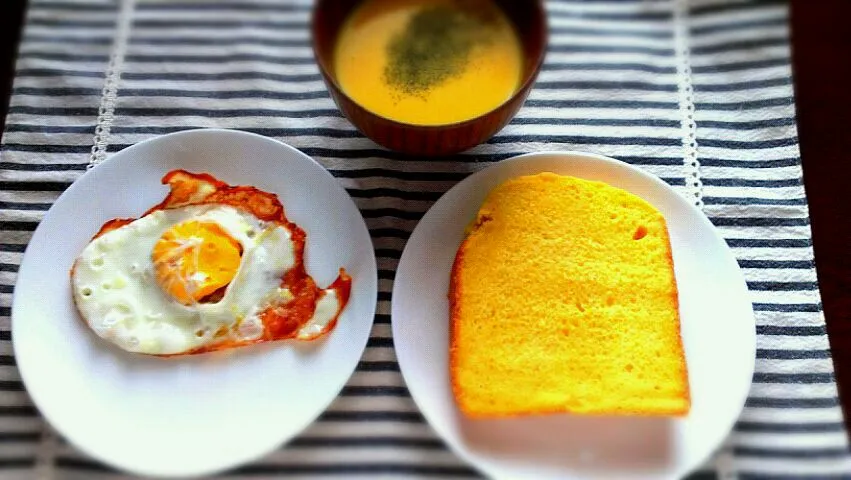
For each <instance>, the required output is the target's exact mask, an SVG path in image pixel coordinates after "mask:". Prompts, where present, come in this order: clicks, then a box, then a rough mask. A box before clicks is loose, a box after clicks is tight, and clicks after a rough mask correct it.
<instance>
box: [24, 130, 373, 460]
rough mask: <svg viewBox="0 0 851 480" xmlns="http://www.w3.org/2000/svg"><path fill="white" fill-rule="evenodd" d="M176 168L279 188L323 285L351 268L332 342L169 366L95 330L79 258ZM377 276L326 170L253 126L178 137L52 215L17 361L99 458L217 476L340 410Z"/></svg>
mask: <svg viewBox="0 0 851 480" xmlns="http://www.w3.org/2000/svg"><path fill="white" fill-rule="evenodd" d="M176 168H183V169H186V170H189V171H192V172H208V173H210V174H212V175H213V176H215V177H218V178H219V179H221V180H223V181H225V182H227V183H230V184H239V185H252V186H255V187H258V188H260V189H262V190H265V191H269V192H272V193H276V194H277V195H278V196H279V197H280V199H281V201H282V203H283V204H284V209H285V211H286V214H287V217H288V218H289V219H290V220H292V221H294V222H295V223H297V224H298V225H300V226H301V227H302V228H304V229H305V230H306V232H307V246H306V253H305V261H306V266H307V271H308V273H310V274H311V275H312V276H313V277H314V278H315V279H316V281H317V283H318V284H320V285H327V284H329V283H330V282H331V281H333V280H334V278H335V277H336V276H337V273H338V268H339V267H345V268H346V269H347V270H348V272H349V273H350V274H351V276H352V278H353V284H352V287H353V289H352V295H351V299H350V301H349V304H348V305H347V306H346V308H345V310H344V311H343V313H342V315H341V316H340V319H339V323H338V324H337V326H336V328H335V329H334V330H333V331H332V332H330V334H329V335H327V336H326V337H324V338H323V339H319V340H317V341H314V342H304V343H299V342H295V341H284V342H271V343H268V344H262V345H256V346H250V347H245V348H239V349H235V350H232V351H228V352H219V353H214V354H205V355H197V356H186V357H174V358H165V359H163V358H156V357H148V356H143V355H135V354H129V353H126V352H123V351H121V350H119V349H117V348H114V347H112V346H111V345H110V344H108V343H107V342H105V341H103V340H101V339H99V338H98V337H97V336H96V335H95V334H94V333H92V332H91V331H90V330H89V329H88V328H87V327H85V326H84V324H83V322H82V321H81V319H80V318H79V317H78V314H77V312H76V310H75V308H74V305H73V303H72V299H71V289H70V285H69V276H68V272H69V269H70V268H71V265H72V263H73V261H74V259H75V257H76V256H77V255H78V254H79V253H80V251H81V250H82V249H83V247H84V246H85V245H86V244H87V243H88V242H89V239H90V238H91V237H92V235H93V234H94V233H95V232H97V230H98V228H100V226H101V224H103V223H104V222H105V221H106V220H109V219H111V218H116V217H131V216H138V215H140V214H141V213H143V212H144V211H145V210H146V209H147V208H149V207H151V206H153V205H155V204H157V203H159V202H160V201H161V200H162V198H163V197H164V196H165V194H166V193H167V191H168V188H167V187H165V186H163V185H161V184H160V178H161V177H162V176H163V175H164V174H165V173H166V172H168V171H169V170H172V169H176ZM377 281H378V280H377V271H376V264H375V255H374V253H373V248H372V243H371V241H370V237H369V233H368V231H367V228H366V225H365V223H364V221H363V218H362V217H361V215H360V212H359V211H358V210H357V208H356V207H355V204H354V202H352V200H351V198H350V197H349V195H348V194H347V193H346V191H345V190H344V189H343V188H342V187H341V186H340V185H339V184H338V183H337V181H336V180H335V179H334V178H333V177H332V176H331V175H330V174H329V173H328V172H327V171H326V170H325V169H324V168H322V166H320V165H319V164H318V163H316V162H314V161H313V160H312V159H310V158H309V157H307V156H305V155H304V154H302V153H301V152H299V151H297V150H295V149H294V148H292V147H289V146H287V145H284V144H283V143H280V142H277V141H274V140H270V139H267V138H264V137H261V136H258V135H253V134H249V133H245V132H238V131H228V130H195V131H188V132H181V133H176V134H171V135H166V136H163V137H159V138H155V139H152V140H149V141H145V142H142V143H139V144H137V145H134V146H132V147H130V148H127V149H125V150H123V151H121V152H119V153H117V154H115V155H113V156H112V157H111V158H110V159H108V160H107V161H106V162H104V163H103V164H101V165H99V166H98V167H96V168H94V169H92V170H91V171H89V172H87V173H86V174H85V175H83V176H82V177H81V178H80V179H79V180H77V181H76V182H74V184H72V185H71V187H70V188H68V190H67V191H66V192H65V193H63V194H62V196H61V197H59V199H58V200H57V201H56V203H55V204H54V205H53V207H52V208H51V209H50V211H49V212H48V213H47V215H46V216H45V217H44V220H43V221H42V222H41V224H40V225H39V226H38V228H37V229H36V231H35V234H34V235H33V238H32V240H31V241H30V243H29V246H28V247H27V250H26V253H25V255H24V260H23V262H22V264H21V267H20V272H19V274H18V282H17V285H16V287H15V297H14V304H13V310H12V336H13V339H14V349H15V356H16V358H17V363H18V368H19V369H20V371H21V376H22V377H23V380H24V383H25V385H26V387H27V390H28V391H29V393H30V395H31V396H32V398H33V400H34V401H35V404H36V405H37V406H38V408H39V410H40V411H41V412H42V414H44V416H45V417H46V418H47V419H48V421H49V422H50V423H51V424H52V425H53V426H54V427H55V428H56V429H57V430H58V431H59V432H60V433H62V434H63V435H64V436H66V437H67V438H68V440H70V441H71V443H73V444H74V445H76V446H77V447H79V448H80V449H82V450H83V451H85V452H86V453H88V454H90V455H92V456H93V457H95V458H97V459H99V460H101V461H103V462H106V463H109V464H111V465H113V466H115V467H117V468H120V469H124V470H129V471H132V472H135V473H141V474H147V475H159V476H169V477H171V476H184V475H201V474H207V473H211V472H216V471H219V470H222V469H226V468H229V467H232V466H236V465H238V464H241V463H244V462H248V461H250V460H253V459H255V458H257V457H259V456H261V455H263V454H265V453H267V452H270V451H272V450H274V449H275V448H277V447H278V446H280V445H281V444H282V443H283V442H285V441H287V440H289V439H290V438H292V437H293V436H295V435H296V434H298V433H299V432H300V431H301V430H303V429H304V428H305V427H306V426H307V425H309V424H310V423H311V422H313V421H314V420H315V419H316V417H317V416H318V415H319V414H320V413H321V412H322V411H323V410H324V409H325V408H326V407H327V406H328V404H329V403H330V402H331V401H332V400H333V399H334V397H335V396H336V395H337V394H338V393H339V391H340V389H341V388H342V387H343V385H344V384H345V382H346V381H347V380H348V378H349V377H350V376H351V374H352V372H353V371H354V368H355V366H356V365H357V363H358V360H359V359H360V356H361V354H362V352H363V349H364V348H365V346H366V342H367V340H368V338H369V332H370V329H371V326H372V322H373V316H374V313H375V303H376V296H377Z"/></svg>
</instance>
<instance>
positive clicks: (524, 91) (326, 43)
mask: <svg viewBox="0 0 851 480" xmlns="http://www.w3.org/2000/svg"><path fill="white" fill-rule="evenodd" d="M361 1H362V0H317V1H316V3H315V6H314V9H313V19H312V27H311V28H312V35H313V51H314V55H315V56H316V62H317V63H318V64H319V71H320V72H322V77H323V78H324V79H325V84H326V85H327V86H328V91H329V92H331V97H332V98H333V99H334V102H336V103H337V106H338V107H339V108H340V110H341V111H342V112H343V115H345V116H346V118H348V119H349V121H351V122H352V123H353V124H354V125H355V127H357V128H358V130H360V131H361V133H363V134H364V135H366V136H367V137H369V138H371V139H372V140H373V141H374V142H376V143H378V144H379V145H383V146H385V147H387V148H389V149H391V150H395V151H398V152H402V153H407V154H411V155H424V156H441V155H450V154H453V153H458V152H461V151H464V150H467V149H469V148H472V147H474V146H476V145H478V144H480V143H483V142H485V141H487V140H488V139H489V138H491V137H492V136H493V135H494V134H496V133H497V132H498V131H500V130H501V129H502V127H504V126H505V125H506V124H507V123H508V122H509V121H510V120H511V119H512V118H513V117H514V115H515V114H516V113H517V111H518V110H519V109H520V107H521V106H522V105H523V102H524V101H525V100H526V97H527V96H528V95H529V90H531V88H532V84H533V83H534V82H535V78H536V77H537V76H538V72H539V71H540V69H541V64H542V63H543V61H544V55H545V52H546V46H547V19H546V13H545V10H544V5H543V1H542V0H496V2H497V3H498V4H499V5H500V6H501V7H502V8H503V10H504V11H505V13H506V14H507V16H508V18H509V19H510V20H511V21H512V22H513V23H514V26H515V27H516V28H517V31H518V33H519V34H520V40H521V43H522V45H523V54H524V59H525V61H524V65H523V81H522V82H521V84H520V88H518V90H517V91H516V92H515V93H514V95H512V97H511V98H510V99H508V100H507V101H506V102H505V103H503V104H502V105H500V106H498V107H496V108H495V109H493V110H491V111H490V112H487V113H485V114H483V115H480V116H479V117H476V118H474V119H471V120H466V121H463V122H458V123H448V124H445V125H427V126H423V125H412V124H407V123H402V122H398V121H395V120H390V119H388V118H386V117H382V116H380V115H378V114H375V113H373V112H371V111H369V110H367V109H366V108H364V107H362V106H360V105H359V104H357V103H356V102H355V101H354V100H352V98H351V97H349V96H348V95H346V94H345V93H344V92H343V89H342V88H340V84H339V83H338V82H337V79H336V77H335V75H334V47H335V45H336V42H337V36H338V35H339V33H340V29H341V27H342V25H343V22H344V21H345V20H346V18H347V17H348V15H349V14H350V13H351V11H352V10H353V9H354V8H355V7H356V6H357V5H358V4H359V3H360V2H361Z"/></svg>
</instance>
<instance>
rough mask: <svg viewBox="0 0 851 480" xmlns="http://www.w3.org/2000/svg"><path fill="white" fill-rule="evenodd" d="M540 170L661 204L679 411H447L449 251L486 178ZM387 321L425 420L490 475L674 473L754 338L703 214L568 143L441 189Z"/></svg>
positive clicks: (732, 266) (684, 468) (742, 388)
mask: <svg viewBox="0 0 851 480" xmlns="http://www.w3.org/2000/svg"><path fill="white" fill-rule="evenodd" d="M543 171H551V172H555V173H559V174H565V175H573V176H576V177H579V178H586V179H590V180H601V181H604V182H607V183H609V184H611V185H614V186H617V187H620V188H623V189H625V190H627V191H630V192H632V193H634V194H636V195H638V196H640V197H642V198H644V199H646V200H647V201H649V202H650V203H651V204H653V205H654V206H656V208H658V209H659V210H660V211H661V212H662V213H663V214H664V215H665V218H666V219H667V221H668V227H669V229H670V236H671V245H672V249H673V257H674V265H675V273H676V277H677V282H678V287H679V293H680V313H681V321H682V336H683V341H684V346H685V351H686V357H687V362H688V369H689V378H690V382H691V394H692V410H691V413H690V414H689V415H688V417H686V418H684V419H676V420H675V419H669V418H630V417H621V418H617V417H582V416H571V415H551V416H541V417H537V418H535V417H530V418H522V419H512V420H484V421H481V420H480V421H470V420H467V419H465V418H464V417H463V416H462V415H461V414H460V413H459V412H458V410H457V408H456V406H455V402H454V399H453V396H452V392H451V388H450V383H449V367H448V345H449V334H448V331H449V330H448V300H447V291H448V287H449V273H450V270H451V267H452V262H453V259H454V257H455V253H456V251H457V249H458V246H459V245H460V243H461V241H462V238H463V235H464V228H465V226H466V225H467V224H468V222H469V221H470V220H471V219H472V218H474V216H475V214H476V212H477V211H478V209H479V206H480V205H481V203H482V202H483V201H484V199H485V196H486V195H487V194H488V192H490V190H491V189H492V188H494V187H496V186H497V185H499V184H500V183H502V182H503V181H505V180H507V179H509V178H513V177H516V176H519V175H527V174H534V173H539V172H543ZM518 288H522V286H520V285H518ZM392 326H393V339H394V340H393V341H394V343H395V345H396V355H397V357H398V360H399V365H400V367H401V370H402V374H403V375H404V377H405V381H406V382H407V384H408V388H409V389H410V391H411V395H412V396H413V398H414V400H415V401H416V403H417V405H418V406H419V408H420V409H421V410H422V412H423V414H424V415H425V417H426V419H427V420H428V421H429V423H431V425H432V426H433V427H434V429H435V430H436V431H437V432H438V434H440V436H442V437H443V438H444V439H445V440H446V442H447V443H448V444H449V445H450V447H451V448H452V449H453V450H455V451H456V452H457V453H458V454H459V455H460V456H461V457H462V458H464V459H466V460H467V461H468V462H470V463H471V464H472V465H473V466H475V467H476V468H478V469H480V470H481V471H482V472H484V473H485V474H487V475H488V476H491V477H494V478H512V479H513V478H535V479H546V478H553V479H555V478H559V479H565V478H568V479H578V478H618V479H624V478H677V477H681V476H683V475H685V474H687V473H688V472H690V471H691V470H693V469H695V468H696V467H698V466H700V464H701V463H702V462H703V461H705V460H707V458H708V457H709V456H710V454H711V453H712V452H713V450H714V449H715V448H716V447H718V446H719V444H720V443H721V442H722V440H723V439H724V437H725V436H726V435H727V433H728V432H729V431H730V429H731V428H732V426H733V424H734V422H735V420H736V418H737V417H738V415H739V413H740V411H741V409H742V406H743V405H744V402H745V399H746V398H747V393H748V389H749V386H750V383H751V376H752V375H753V369H754V355H755V348H756V347H755V345H756V334H755V326H754V317H753V311H752V307H751V302H750V300H749V296H748V291H747V287H746V285H745V281H744V278H743V276H742V273H741V271H740V270H739V267H738V264H737V263H736V261H735V259H734V257H733V255H732V253H731V252H730V250H729V248H728V247H727V245H726V243H725V242H724V240H723V239H722V238H721V237H720V236H719V235H718V233H717V232H716V230H715V229H714V228H713V226H712V224H711V223H710V222H709V220H708V219H707V218H706V217H705V216H704V215H703V214H702V213H701V212H700V211H699V210H698V209H696V208H695V207H693V206H692V205H690V204H689V203H688V202H687V201H686V200H685V199H683V198H682V197H681V196H680V195H678V194H677V193H676V192H675V191H674V190H673V189H671V188H670V187H669V186H668V185H666V184H665V183H664V182H662V181H661V180H659V179H658V178H656V177H653V176H651V175H649V174H647V173H644V172H642V171H641V170H638V169H637V168H634V167H631V166H629V165H627V164H625V163H622V162H618V161H616V160H613V159H610V158H606V157H601V156H596V155H589V154H582V153H572V152H567V153H552V154H547V153H540V154H531V155H525V156H521V157H517V158H513V159H510V160H505V161H502V162H500V163H497V164H495V165H493V166H491V167H489V168H486V169H484V170H482V171H480V172H478V173H476V174H474V175H471V176H470V177H468V178H467V179H465V180H464V181H462V182H461V183H459V184H458V185H456V186H455V187H454V188H452V189H451V190H450V191H449V192H447V193H446V194H445V195H444V196H443V197H442V198H441V199H440V200H439V201H438V202H437V203H436V204H435V205H434V206H433V207H432V208H431V209H430V210H429V211H428V213H427V214H426V215H425V216H424V217H423V219H422V220H421V221H420V223H419V225H418V226H417V228H416V230H414V233H413V234H412V235H411V238H410V240H409V241H408V244H407V246H406V247H405V251H404V253H403V254H402V258H401V260H400V262H399V267H398V269H397V273H396V280H395V282H394V292H393V308H392Z"/></svg>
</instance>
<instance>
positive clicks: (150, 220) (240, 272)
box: [71, 171, 351, 355]
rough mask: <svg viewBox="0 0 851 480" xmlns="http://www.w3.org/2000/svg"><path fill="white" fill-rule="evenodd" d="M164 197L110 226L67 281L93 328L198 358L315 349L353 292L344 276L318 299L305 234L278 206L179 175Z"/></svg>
mask: <svg viewBox="0 0 851 480" xmlns="http://www.w3.org/2000/svg"><path fill="white" fill-rule="evenodd" d="M163 182H164V183H168V184H169V185H170V187H171V193H170V194H169V196H168V197H167V198H166V199H165V200H164V201H163V202H162V203H161V204H160V205H157V206H156V207H154V208H152V209H151V210H149V211H148V212H147V213H146V214H145V215H143V216H142V217H141V218H139V219H135V220H133V219H119V220H113V221H110V222H107V224H105V225H104V227H103V228H102V229H101V231H100V232H99V233H98V234H97V235H96V236H95V238H94V239H93V240H92V241H91V242H90V243H89V244H88V245H87V246H86V247H85V248H84V249H83V251H82V253H81V254H80V255H79V257H78V258H77V260H76V262H75V264H74V267H73V269H72V272H71V280H72V282H71V283H72V290H73V295H74V301H75V303H76V305H77V309H78V310H79V312H80V314H81V316H82V317H83V319H84V320H85V322H86V323H87V325H88V326H89V327H90V328H91V329H92V330H93V331H94V332H95V333H96V334H97V335H98V336H100V337H101V338H103V339H106V340H108V341H110V342H112V343H114V344H115V345H117V346H119V347H120V348H122V349H124V350H127V351H131V352H138V353H145V354H152V355H178V354H191V353H202V352H206V351H212V350H220V349H225V348H232V347H238V346H243V345H248V344H252V343H258V342H263V341H273V340H281V339H285V338H295V339H300V340H311V339H314V338H317V337H319V336H321V335H323V334H324V333H326V332H327V331H329V330H330V329H331V328H333V326H334V324H335V323H336V320H337V317H338V316H339V314H340V312H341V311H342V309H343V308H344V307H345V304H346V303H347V301H348V295H349V292H350V289H351V278H350V277H349V276H348V275H347V274H346V273H345V271H344V270H343V269H341V271H340V276H339V277H338V279H337V280H336V281H335V282H334V283H333V284H332V285H331V286H329V287H328V288H326V289H320V288H318V287H317V286H316V284H315V282H314V281H313V279H312V278H311V277H310V276H309V275H307V273H306V271H305V269H304V261H303V254H304V243H305V233H304V232H303V231H302V230H301V229H300V228H299V227H298V226H297V225H295V224H293V223H291V222H289V221H288V220H287V219H286V217H285V216H284V213H283V207H282V206H281V205H280V202H279V201H278V199H277V197H276V196H274V195H271V194H268V193H266V192H262V191H259V190H257V189H254V188H253V187H231V186H229V185H226V184H224V183H222V182H220V181H218V180H216V179H215V178H213V177H210V176H209V175H204V174H201V175H196V174H191V173H188V172H184V171H175V172H171V173H169V174H168V175H166V176H165V177H164V179H163Z"/></svg>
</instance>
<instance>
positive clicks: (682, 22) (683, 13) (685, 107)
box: [674, 0, 703, 208]
mask: <svg viewBox="0 0 851 480" xmlns="http://www.w3.org/2000/svg"><path fill="white" fill-rule="evenodd" d="M688 15H689V2H688V0H674V47H675V49H676V61H677V86H678V91H679V96H680V98H679V104H680V122H681V126H682V133H683V135H682V141H683V150H684V152H683V164H684V165H685V170H686V178H685V185H686V189H687V192H688V200H689V201H690V202H692V203H693V204H694V205H696V206H697V207H698V208H703V182H702V181H701V179H700V161H699V160H698V157H697V123H696V121H695V115H694V86H693V85H692V82H691V49H690V48H689V22H688Z"/></svg>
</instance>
